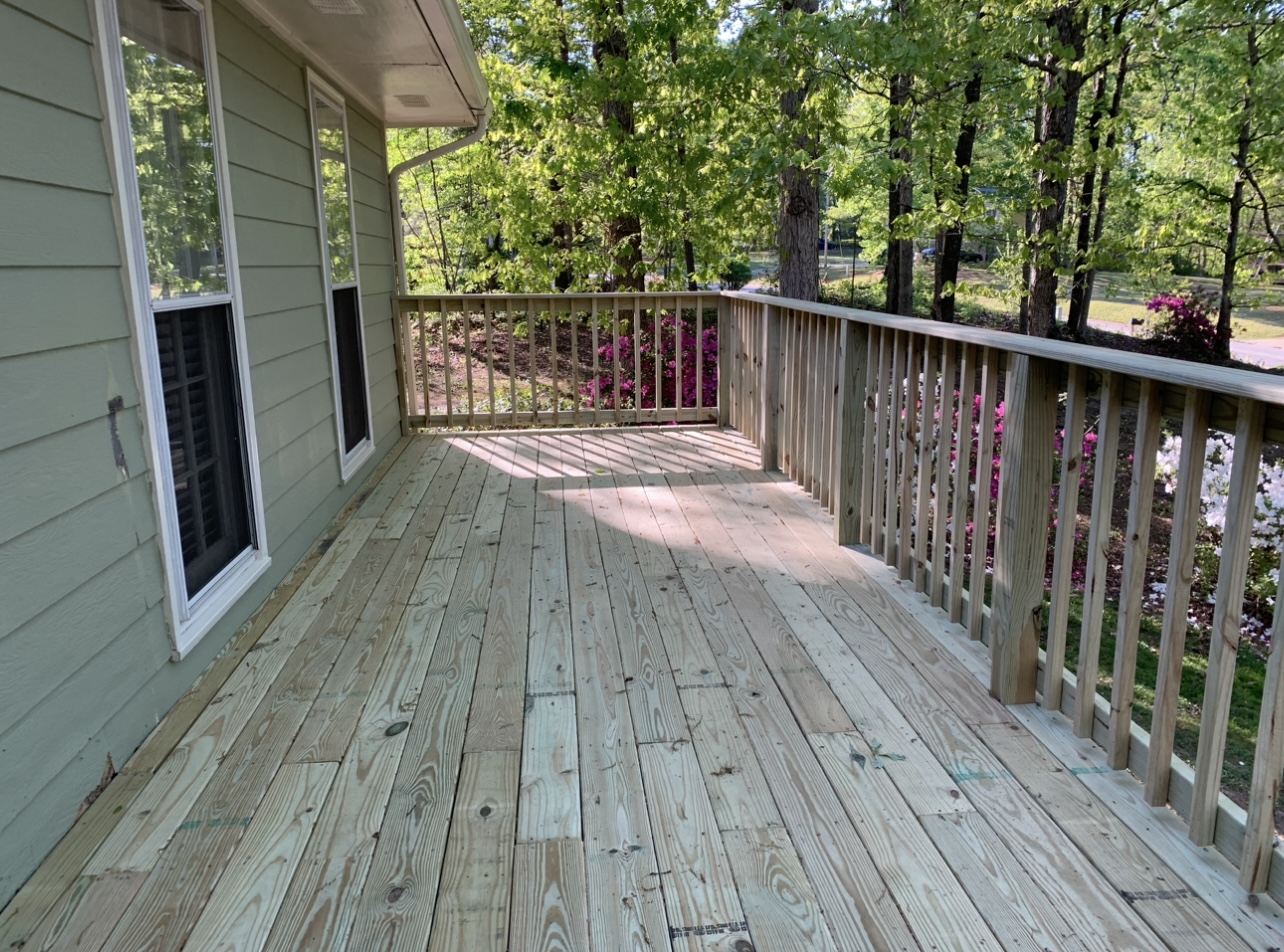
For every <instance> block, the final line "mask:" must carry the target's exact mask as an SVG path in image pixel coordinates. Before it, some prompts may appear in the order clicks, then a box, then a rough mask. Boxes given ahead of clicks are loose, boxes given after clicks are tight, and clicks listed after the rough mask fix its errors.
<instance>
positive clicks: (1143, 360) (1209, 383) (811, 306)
mask: <svg viewBox="0 0 1284 952" xmlns="http://www.w3.org/2000/svg"><path fill="white" fill-rule="evenodd" d="M717 297H725V298H729V299H731V300H739V301H751V302H756V303H760V304H768V305H771V306H773V307H778V308H781V309H785V310H799V311H808V312H810V313H812V314H819V315H824V316H826V317H834V318H838V319H839V320H846V321H856V322H858V323H861V324H868V325H871V326H874V327H885V328H888V329H891V330H897V331H905V332H907V333H913V334H921V335H923V336H926V337H939V338H943V339H945V340H952V341H956V342H958V343H962V344H973V345H975V346H978V347H990V348H994V349H995V350H999V351H1003V352H1006V353H1010V354H1026V355H1028V356H1031V357H1041V358H1044V359H1048V360H1057V361H1062V362H1064V363H1070V364H1079V365H1081V366H1084V367H1088V368H1090V369H1092V370H1096V371H1099V372H1116V373H1122V374H1126V375H1130V376H1134V377H1147V378H1150V379H1153V380H1159V381H1162V382H1163V383H1165V384H1168V385H1177V386H1183V387H1196V388H1198V389H1201V390H1208V391H1212V392H1215V393H1220V394H1224V395H1228V396H1233V397H1247V398H1249V399H1253V400H1260V401H1261V402H1263V403H1269V404H1273V405H1277V406H1284V378H1282V377H1277V376H1275V375H1274V374H1267V373H1262V372H1258V371H1252V370H1238V369H1234V368H1230V367H1209V366H1206V365H1204V364H1197V363H1194V362H1193V361H1188V360H1178V359H1176V358H1173V357H1156V356H1153V355H1151V354H1132V353H1126V352H1122V351H1115V350H1111V349H1109V348H1106V347H1098V346H1095V345H1092V344H1080V343H1077V342H1073V341H1062V340H1047V339H1044V338H1038V337H1026V336H1024V335H1021V334H1013V333H1010V332H1008V331H995V330H987V329H985V328H979V327H966V326H963V325H960V324H945V323H941V322H939V321H930V320H926V319H924V318H921V317H904V316H902V315H898V314H883V313H881V312H878V311H866V310H861V309H860V308H849V307H843V306H841V305H836V304H822V303H819V302H815V301H802V300H799V299H797V298H783V297H777V296H775V295H771V294H759V293H756V292H753V291H663V292H651V291H629V292H614V291H605V292H598V293H592V292H582V293H573V294H572V293H567V294H554V293H542V294H507V293H479V294H403V295H398V297H397V300H398V301H399V302H400V303H403V304H419V303H421V302H423V303H427V302H432V301H440V302H448V301H476V302H479V303H481V302H485V301H487V300H492V301H494V300H497V299H500V300H521V301H550V302H551V301H584V302H592V301H594V300H597V301H602V300H620V301H624V300H630V301H632V300H646V301H658V300H663V299H669V300H673V299H675V298H677V299H682V300H702V299H703V300H708V299H710V298H717Z"/></svg>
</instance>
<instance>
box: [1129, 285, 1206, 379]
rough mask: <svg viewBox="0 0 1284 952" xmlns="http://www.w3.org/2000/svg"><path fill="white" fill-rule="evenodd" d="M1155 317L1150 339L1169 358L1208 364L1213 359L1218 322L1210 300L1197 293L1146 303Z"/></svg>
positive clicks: (1158, 298) (1175, 295)
mask: <svg viewBox="0 0 1284 952" xmlns="http://www.w3.org/2000/svg"><path fill="white" fill-rule="evenodd" d="M1146 310H1147V311H1150V312H1151V313H1152V314H1155V315H1157V316H1156V318H1155V323H1154V326H1153V328H1152V329H1151V332H1150V336H1151V339H1153V340H1156V341H1159V342H1160V343H1162V344H1164V345H1165V348H1166V349H1167V350H1168V351H1169V356H1171V357H1179V358H1181V359H1182V360H1198V361H1202V362H1204V363H1208V362H1209V361H1212V360H1214V359H1215V357H1216V354H1215V350H1214V348H1215V345H1216V343H1217V322H1216V321H1215V320H1214V319H1213V315H1214V311H1215V309H1214V307H1213V301H1212V298H1211V297H1209V296H1207V295H1204V294H1200V293H1199V292H1198V291H1188V292H1186V293H1185V294H1160V295H1158V296H1156V297H1153V298H1151V299H1150V300H1149V301H1147V302H1146Z"/></svg>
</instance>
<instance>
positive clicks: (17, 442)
mask: <svg viewBox="0 0 1284 952" xmlns="http://www.w3.org/2000/svg"><path fill="white" fill-rule="evenodd" d="M94 16H95V13H94V9H93V5H92V0H0V128H3V129H5V135H4V141H3V146H0V208H3V209H4V214H3V215H0V291H2V292H3V296H4V299H5V302H6V303H5V317H4V322H3V326H2V327H0V405H2V406H3V407H4V408H5V413H4V414H3V415H2V416H0V486H2V487H4V488H3V489H2V490H0V906H2V905H3V904H4V903H6V902H7V901H8V900H9V899H10V897H11V896H12V895H13V893H14V892H15V891H16V890H17V889H18V887H20V886H21V885H22V883H23V881H24V880H25V879H26V878H27V876H28V875H30V873H31V872H32V871H33V870H34V869H35V867H36V866H37V865H38V864H39V862H40V861H41V859H43V857H44V856H45V855H46V854H47V853H48V851H49V850H50V849H51V848H52V847H53V846H54V845H55V844H56V842H57V841H58V839H59V838H60V837H61V836H62V835H63V834H64V833H65V832H66V831H67V829H68V828H69V827H70V825H71V823H72V822H73V820H74V819H75V816H76V811H77V808H78V807H79V805H80V803H81V802H82V801H83V800H84V798H85V797H86V796H87V795H88V794H89V793H90V791H91V790H93V788H94V787H95V785H96V784H97V783H98V782H99V778H100V775H101V773H102V770H103V765H104V762H105V760H106V758H107V756H108V755H110V756H111V758H112V760H113V762H114V764H115V766H116V767H117V768H118V769H119V768H120V767H121V766H123V765H124V764H125V762H126V761H127V760H128V758H129V756H130V755H131V754H132V753H133V751H134V750H135V749H136V748H137V747H138V745H139V744H140V743H141V742H142V740H143V739H144V738H145V737H146V735H147V733H148V732H149V731H150V730H151V729H152V728H153V727H154V726H155V725H156V723H157V722H158V721H159V720H160V718H162V717H163V716H164V714H165V713H166V711H167V710H168V709H169V708H170V707H171V706H172V705H173V703H174V702H175V701H176V700H177V699H178V698H179V697H180V696H181V695H182V693H183V692H184V691H185V690H186V689H187V688H188V687H189V686H190V685H191V684H192V683H193V682H194V681H195V680H196V678H197V677H198V675H199V674H200V672H201V671H202V670H203V669H204V668H205V667H206V666H207V664H208V663H209V662H210V661H211V660H212V658H213V657H214V655H215V654H217V653H218V651H219V650H220V649H221V648H222V647H223V645H224V644H226V642H227V640H228V639H229V638H230V637H231V635H232V634H233V633H234V632H235V630H236V629H237V628H238V627H239V626H240V625H241V624H243V623H244V622H245V620H246V619H247V618H248V617H249V615H250V614H251V613H252V612H253V610H254V609H255V608H257V606H258V605H260V604H261V603H262V602H263V600H264V599H265V598H266V597H267V595H268V593H269V592H270V591H271V589H272V587H273V586H275V585H276V584H277V583H278V582H279V581H280V579H281V578H283V577H284V575H285V574H286V573H287V572H288V571H289V569H290V568H291V566H292V565H293V564H294V563H295V562H296V561H297V560H298V559H299V558H301V557H302V556H303V554H304V553H305V552H306V551H307V549H308V548H309V547H310V546H311V545H312V543H313V542H314V541H315V540H316V539H317V538H318V537H319V535H320V534H321V532H322V531H323V530H324V528H325V526H326V524H327V523H328V522H329V521H330V520H331V519H332V518H333V517H334V515H335V513H337V512H338V510H339V508H340V507H341V506H342V505H343V503H344V502H346V501H347V499H348V498H349V497H350V496H351V494H352V493H353V492H354V491H355V489H356V487H357V486H358V485H360V481H361V479H362V478H364V476H365V475H366V474H367V473H368V472H369V470H370V469H372V468H373V467H374V465H375V464H376V463H377V461H378V459H379V458H381V457H382V455H383V454H384V453H385V452H386V451H387V450H388V449H390V448H391V447H392V445H393V444H394V443H395V441H396V439H397V437H398V436H399V430H398V427H399V419H400V418H399V413H398V409H397V402H396V385H395V368H394V361H393V350H392V328H391V323H390V318H391V313H392V312H391V302H390V299H389V295H390V293H391V291H392V242H391V234H390V220H389V216H388V198H387V176H386V172H385V169H386V158H385V153H384V146H383V142H384V133H383V128H382V125H381V124H380V123H379V122H378V121H377V120H375V119H374V118H372V117H371V116H368V115H366V114H364V113H363V112H361V110H359V109H358V108H356V107H355V106H354V105H353V104H352V103H351V102H349V105H348V111H349V123H350V131H351V138H352V143H353V144H352V155H353V168H354V179H359V184H358V185H357V186H356V191H357V208H356V224H357V230H358V232H359V237H358V241H359V249H360V255H361V280H362V292H363V302H362V303H363V308H364V312H363V313H364V321H365V324H366V334H367V343H368V348H367V350H368V354H367V362H368V370H369V383H370V400H371V406H372V408H373V415H374V435H375V440H376V452H375V454H374V457H373V458H372V459H371V460H370V461H369V462H368V463H367V464H366V466H365V467H364V468H363V470H362V471H361V472H358V473H357V474H355V476H354V478H353V479H352V480H350V481H349V482H348V483H346V484H344V483H343V482H342V480H341V478H340V470H339V460H338V450H337V442H338V441H337V434H336V428H335V421H334V392H333V382H332V380H331V364H330V351H329V346H330V345H329V336H328V321H327V316H326V311H325V307H324V295H325V291H324V282H323V277H322V271H321V268H322V259H321V248H320V238H319V230H318V229H319V225H318V221H317V208H316V196H315V188H314V174H313V165H312V153H311V134H310V129H309V119H308V112H307V84H306V78H305V63H304V60H303V58H302V57H301V56H300V55H299V54H298V53H296V52H295V51H294V50H292V49H291V48H290V47H288V46H287V45H285V44H284V43H283V42H281V41H280V40H278V39H277V38H276V37H274V36H273V35H272V34H271V33H270V32H268V30H267V29H266V28H265V27H264V26H263V25H262V24H260V23H258V22H257V21H256V20H255V19H254V18H253V16H252V15H250V14H249V13H248V12H247V11H245V10H244V9H243V8H241V7H240V6H239V5H237V4H235V3H234V2H217V3H215V5H214V7H213V19H212V22H213V28H214V36H215V42H216V46H217V50H218V69H219V79H220V94H221V97H222V105H223V110H224V115H223V120H224V127H225V133H226V142H225V150H226V153H227V158H228V163H229V168H230V173H231V175H230V177H231V183H232V188H231V195H230V198H231V203H232V207H233V212H234V228H235V232H236V238H237V251H238V256H239V263H240V285H241V297H242V302H243V305H244V316H245V333H246V342H247V346H248V350H249V355H250V381H249V383H250V387H251V391H252V396H253V403H254V408H255V414H256V428H257V439H258V449H259V456H260V461H261V465H260V472H261V476H262V488H263V502H264V506H265V510H266V514H267V542H268V546H269V550H270V553H271V555H272V559H273V562H272V566H271V568H270V570H269V571H268V573H267V574H266V575H265V576H264V577H263V578H261V579H260V580H259V581H258V582H257V583H256V584H255V585H254V587H253V588H252V589H251V591H250V592H249V593H247V595H246V596H245V597H244V598H243V599H242V600H241V601H240V602H239V603H238V604H237V605H236V606H235V607H234V608H233V610H232V611H230V612H229V613H228V614H227V615H226V616H225V617H224V618H223V619H222V620H221V621H220V622H219V623H218V624H217V625H216V626H215V628H214V629H213V630H212V631H211V632H210V633H209V634H207V635H206V636H205V637H204V639H202V641H201V642H200V643H199V644H198V645H197V646H196V648H195V649H194V650H193V651H192V653H191V654H190V655H189V656H188V657H187V658H186V659H185V660H184V661H182V662H174V661H171V660H170V655H171V649H172V642H171V637H170V632H169V627H168V625H169V623H168V620H167V617H166V610H165V603H164V593H165V585H164V571H163V560H162V555H161V551H160V544H159V536H158V531H157V525H156V522H157V517H156V502H155V500H154V498H153V495H152V484H153V480H152V478H151V475H152V474H151V473H150V472H149V471H148V458H147V453H146V450H145V447H146V425H147V420H146V414H145V412H144V409H143V407H142V406H141V395H140V390H139V384H138V365H137V357H136V346H135V341H134V340H133V334H134V323H133V320H132V318H131V316H130V312H129V307H128V305H127V299H126V295H127V288H128V277H127V275H125V274H124V273H123V252H122V250H121V241H120V237H119V233H120V232H119V229H120V227H121V226H120V221H119V218H118V209H117V208H116V198H115V196H114V191H115V190H114V179H113V176H112V173H111V164H110V160H109V146H108V142H109V140H108V138H107V130H106V128H105V119H104V108H103V105H102V101H103V100H102V91H101V90H100V88H99V79H98V70H97V66H96V64H95V55H94V46H93V44H94V27H93V23H94ZM312 65H313V68H314V69H316V71H317V72H318V73H319V74H320V75H323V76H324V75H325V70H324V68H322V67H319V66H318V65H317V64H312ZM109 402H111V403H112V404H113V405H114V406H115V407H116V409H114V410H112V409H109ZM121 461H123V465H118V462H121Z"/></svg>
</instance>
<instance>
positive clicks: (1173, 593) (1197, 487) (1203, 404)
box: [1144, 387, 1284, 807]
mask: <svg viewBox="0 0 1284 952" xmlns="http://www.w3.org/2000/svg"><path fill="white" fill-rule="evenodd" d="M1210 405H1211V398H1210V397H1209V394H1208V392H1207V391H1203V390H1196V389H1195V388H1194V387H1191V388H1190V389H1188V390H1187V391H1186V409H1185V412H1184V413H1183V414H1182V423H1181V452H1180V454H1179V456H1178V463H1177V491H1176V492H1175V493H1174V498H1173V525H1172V533H1171V535H1170V537H1169V543H1168V578H1167V583H1166V585H1165V586H1164V621H1163V628H1162V631H1161V634H1160V636H1159V670H1158V673H1157V674H1156V676H1155V707H1154V712H1153V714H1152V715H1151V723H1150V751H1149V754H1148V755H1147V758H1146V786H1145V788H1144V792H1145V796H1146V802H1147V803H1148V804H1150V805H1151V806H1152V807H1159V806H1163V805H1164V804H1166V803H1167V802H1168V781H1169V778H1170V776H1171V772H1172V759H1173V744H1174V741H1175V734H1176V731H1177V703H1178V700H1179V699H1180V697H1181V669H1182V661H1183V660H1184V659H1185V656H1186V632H1187V629H1188V628H1189V622H1188V621H1187V614H1186V613H1187V612H1188V611H1189V610H1190V586H1191V581H1192V579H1193V577H1194V569H1195V541H1196V539H1197V538H1198V536H1199V527H1200V520H1201V511H1200V497H1201V495H1202V490H1203V484H1204V479H1203V476H1204V458H1205V455H1206V452H1207V449H1208V417H1209V408H1210ZM1279 614H1280V615H1281V616H1284V612H1280V613H1279Z"/></svg>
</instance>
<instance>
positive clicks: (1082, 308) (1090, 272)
mask: <svg viewBox="0 0 1284 952" xmlns="http://www.w3.org/2000/svg"><path fill="white" fill-rule="evenodd" d="M1123 22H1124V18H1123V15H1122V14H1121V15H1120V16H1118V17H1116V18H1115V26H1114V35H1115V36H1116V37H1118V35H1119V33H1120V31H1121V30H1122V29H1123ZM1128 52H1129V47H1128V46H1125V47H1124V49H1123V52H1122V53H1120V55H1119V66H1118V67H1117V70H1116V73H1115V89H1114V94H1113V95H1112V97H1111V99H1110V107H1109V109H1108V110H1106V111H1105V118H1106V119H1107V120H1108V121H1109V130H1108V131H1107V133H1106V147H1105V151H1106V152H1107V153H1110V152H1112V151H1113V150H1114V147H1115V139H1116V133H1115V124H1116V120H1117V119H1118V118H1119V112H1120V109H1121V108H1122V106H1123V91H1124V83H1125V81H1126V80H1127V78H1128ZM1106 84H1107V80H1106V77H1105V73H1104V72H1103V73H1102V75H1101V77H1100V78H1099V79H1098V80H1097V85H1096V89H1095V90H1094V92H1093V97H1092V115H1091V116H1090V117H1089V119H1088V147H1089V154H1090V156H1091V164H1090V165H1089V166H1088V171H1087V172H1085V173H1084V176H1083V187H1082V188H1081V190H1080V202H1079V228H1078V233H1077V235H1076V237H1075V260H1074V264H1075V267H1074V275H1073V277H1072V279H1071V281H1072V283H1071V286H1070V313H1069V315H1068V316H1067V318H1066V329H1067V330H1068V331H1069V332H1070V333H1071V335H1073V336H1074V337H1082V336H1083V332H1084V329H1085V328H1087V326H1088V315H1089V314H1090V313H1091V309H1092V285H1093V282H1094V281H1096V278H1097V269H1096V268H1095V267H1091V266H1089V263H1088V262H1089V256H1090V254H1091V252H1092V250H1093V249H1094V248H1096V247H1097V245H1098V243H1099V242H1100V241H1101V235H1102V232H1103V231H1104V229H1105V222H1106V187H1107V186H1108V185H1109V184H1110V166H1109V165H1104V166H1103V162H1102V156H1101V150H1100V148H1099V146H1100V143H1101V119H1102V110H1103V108H1104V100H1105V90H1106ZM1098 169H1100V170H1101V172H1100V176H1099V177H1098V174H1097V170H1098ZM1094 204H1095V206H1096V207H1095V208H1094V207H1093V206H1094Z"/></svg>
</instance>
